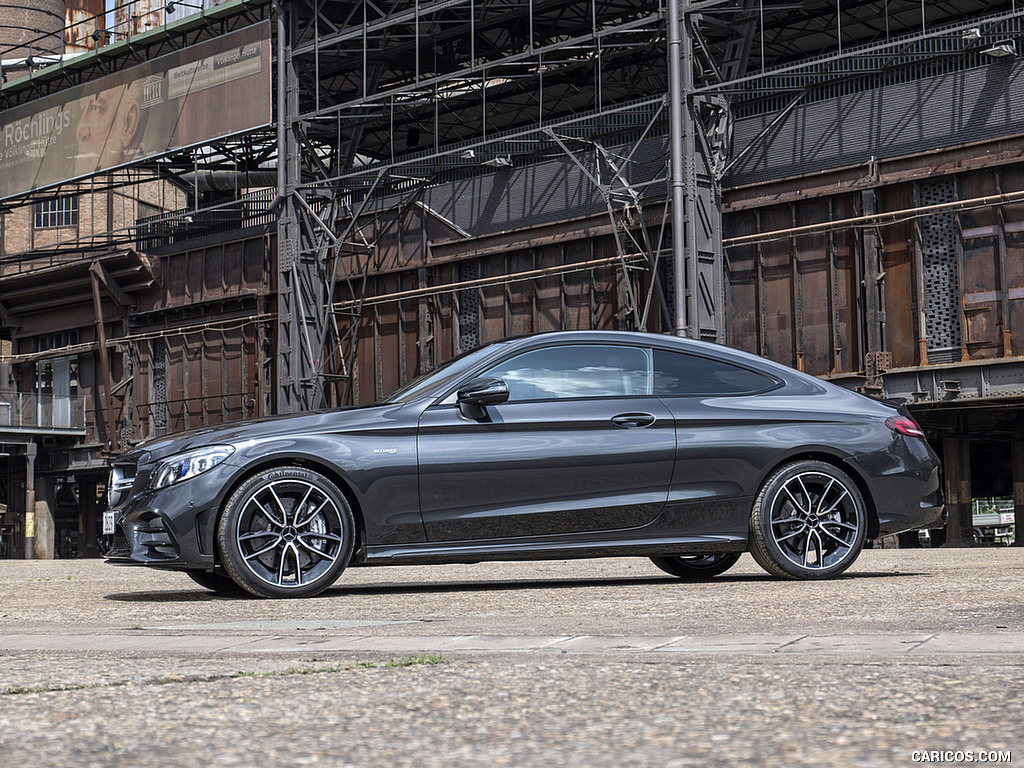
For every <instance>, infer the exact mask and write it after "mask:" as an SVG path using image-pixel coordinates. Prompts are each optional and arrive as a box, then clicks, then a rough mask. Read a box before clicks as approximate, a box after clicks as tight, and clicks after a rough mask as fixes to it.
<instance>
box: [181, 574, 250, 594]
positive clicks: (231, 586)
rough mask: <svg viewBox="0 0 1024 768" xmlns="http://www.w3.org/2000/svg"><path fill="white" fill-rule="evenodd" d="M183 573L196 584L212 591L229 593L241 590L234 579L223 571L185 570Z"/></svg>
mask: <svg viewBox="0 0 1024 768" xmlns="http://www.w3.org/2000/svg"><path fill="white" fill-rule="evenodd" d="M185 573H186V575H187V576H188V577H189V578H190V579H192V581H194V582H195V583H196V584H198V585H199V586H201V587H205V588H206V589H209V590H211V591H213V592H220V593H222V594H230V593H232V592H236V593H237V592H241V591H242V588H241V587H240V586H238V585H237V584H236V583H235V580H234V579H232V578H231V577H230V576H228V575H227V574H224V573H217V572H216V571H212V572H211V571H185Z"/></svg>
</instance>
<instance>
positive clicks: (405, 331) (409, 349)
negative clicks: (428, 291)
mask: <svg viewBox="0 0 1024 768" xmlns="http://www.w3.org/2000/svg"><path fill="white" fill-rule="evenodd" d="M418 283H419V280H418V278H417V273H416V272H406V273H405V274H404V275H402V290H403V291H411V290H415V289H416V288H418V287H419V285H418ZM419 306H420V303H419V301H417V300H415V299H413V300H407V301H403V302H402V305H401V317H402V355H403V360H404V365H403V366H402V371H401V375H400V377H399V379H400V383H401V384H405V383H406V382H407V381H410V380H411V379H414V378H416V377H417V376H418V375H419V374H420V373H421V371H420V369H419V364H420V363H419V343H418V342H419V327H420V316H419Z"/></svg>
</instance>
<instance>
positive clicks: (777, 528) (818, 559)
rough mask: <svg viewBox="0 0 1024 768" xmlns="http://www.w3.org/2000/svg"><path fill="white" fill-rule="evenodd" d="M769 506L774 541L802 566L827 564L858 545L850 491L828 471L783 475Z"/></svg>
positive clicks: (857, 524)
mask: <svg viewBox="0 0 1024 768" xmlns="http://www.w3.org/2000/svg"><path fill="white" fill-rule="evenodd" d="M771 510H772V511H771V519H770V524H769V528H770V531H771V536H772V538H773V540H774V542H775V545H776V546H777V547H778V548H779V550H780V551H781V552H782V554H783V555H784V556H785V557H786V558H787V559H788V560H789V561H791V562H792V563H794V564H796V565H799V566H800V567H802V568H807V569H809V570H821V569H825V568H829V567H832V566H833V565H835V564H837V563H840V562H842V561H843V560H844V559H845V558H846V557H847V556H848V555H849V554H850V553H852V552H854V549H855V547H857V546H858V542H859V540H860V534H861V525H862V522H861V521H862V514H861V510H859V509H858V507H857V503H856V501H855V500H854V498H853V496H852V495H851V493H850V490H849V489H848V488H846V487H845V486H844V484H843V483H842V482H840V481H839V480H838V479H837V478H835V477H832V476H831V475H830V474H828V473H825V472H818V471H806V472H801V473H799V474H796V475H794V476H792V477H790V478H788V479H787V480H786V481H785V482H784V483H783V485H782V487H781V488H779V489H778V491H777V492H776V493H775V496H774V500H773V502H772V506H771Z"/></svg>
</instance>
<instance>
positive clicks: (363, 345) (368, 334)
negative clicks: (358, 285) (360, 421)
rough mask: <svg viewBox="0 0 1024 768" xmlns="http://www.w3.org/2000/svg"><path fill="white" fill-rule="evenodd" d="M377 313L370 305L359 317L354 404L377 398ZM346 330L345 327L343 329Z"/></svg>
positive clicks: (352, 395) (351, 395)
mask: <svg viewBox="0 0 1024 768" xmlns="http://www.w3.org/2000/svg"><path fill="white" fill-rule="evenodd" d="M375 324H376V314H375V313H374V311H373V308H372V307H368V308H367V309H366V311H364V312H363V314H362V317H360V319H359V329H358V331H357V333H358V342H357V347H356V362H355V370H354V371H353V372H352V375H353V376H354V377H355V379H354V382H353V387H352V392H351V394H350V395H349V396H350V397H351V398H352V403H353V404H354V405H363V404H365V403H372V402H373V401H374V400H375V399H376V389H377V382H376V373H375V370H376V367H377V366H376V356H377V350H376V347H375V344H374V330H375V329H374V326H375ZM342 332H344V329H342Z"/></svg>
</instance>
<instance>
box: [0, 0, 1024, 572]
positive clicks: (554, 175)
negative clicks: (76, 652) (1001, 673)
mask: <svg viewBox="0 0 1024 768" xmlns="http://www.w3.org/2000/svg"><path fill="white" fill-rule="evenodd" d="M1022 24H1024V9H1022V8H1018V6H1017V5H1016V3H1013V2H980V1H975V0H968V1H966V2H956V3H954V2H921V0H918V1H917V2H913V1H910V0H872V1H870V2H869V1H867V0H843V1H841V2H836V0H803V1H800V0H779V1H778V2H768V1H767V0H693V1H690V0H652V1H651V2H647V1H646V0H631V1H630V2H624V1H622V0H434V1H432V0H415V1H414V0H391V1H389V2H368V1H367V0H364V1H363V2H323V1H322V0H295V1H290V0H275V1H274V2H268V1H266V0H227V2H210V0H202V2H200V0H195V2H190V3H179V2H166V3H163V2H158V1H157V0H137V1H125V2H117V0H110V1H108V2H107V3H106V4H104V2H103V0H67V2H58V1H56V0H38V1H37V2H34V3H33V4H32V5H31V7H30V8H28V7H26V5H25V4H23V3H7V2H4V1H3V0H0V67H2V78H3V83H2V86H0V133H2V135H3V141H4V145H3V153H2V155H0V206H2V208H0V221H2V234H0V526H2V528H0V556H6V557H23V556H39V557H48V556H53V555H54V554H56V555H58V556H73V555H86V554H94V553H96V552H97V548H98V542H97V538H98V534H99V527H98V522H97V521H98V514H99V512H100V511H101V510H102V508H103V506H104V504H105V501H104V493H105V484H106V478H107V462H108V460H109V459H110V458H111V457H112V456H114V455H116V454H118V453H120V452H121V451H123V450H125V449H126V448H128V447H129V446H132V445H134V444H137V443H138V442H140V441H142V440H144V439H146V438H149V437H153V436H158V435H162V434H166V433H169V432H172V431H177V430H181V429H186V428H192V427H199V426H203V425H207V424H214V423H220V422H223V421H228V420H234V419H240V418H248V417H254V416H262V415H268V414H273V413H288V412H294V411H300V410H307V409H312V408H319V407H336V406H344V405H351V404H361V403H368V402H372V401H374V400H375V399H377V398H379V397H380V396H382V395H383V394H386V393H387V392H389V391H390V390H392V389H394V388H395V387H397V386H399V385H400V384H402V383H404V382H405V381H408V380H409V379H410V378H412V377H413V376H415V375H417V374H418V373H421V372H423V371H426V370H429V369H430V368H432V367H433V366H435V365H437V364H438V363H440V362H443V361H444V360H447V359H448V358H450V357H452V356H453V355H455V354H457V353H459V352H460V351H462V350H465V349H469V348H471V347H474V346H476V345H477V344H480V343H483V342H486V341H490V340H494V339H497V338H502V337H506V336H511V335H517V334H523V333H532V332H539V331H546V330H557V329H576V328H621V329H645V330H648V331H654V332H665V333H678V334H685V335H688V336H691V337H695V338H702V339H707V340H712V341H719V342H722V343H726V344H730V345H733V346H736V347H740V348H743V349H746V350H749V351H752V352H755V353H758V354H760V355H763V356H765V357H768V358H771V359H773V360H777V361H780V362H783V363H786V364H788V365H792V366H794V367H796V368H799V369H801V370H804V371H807V372H810V373H813V374H815V375H818V376H821V377H824V378H828V379H830V380H833V381H836V382H839V383H841V384H843V385H844V386H847V387H850V388H854V389H858V390H860V391H863V392H865V393H866V394H870V395H874V396H878V397H890V398H895V397H898V398H904V399H905V400H906V401H907V403H908V405H909V407H910V409H911V410H912V411H913V412H914V414H915V416H916V417H917V419H918V420H919V421H920V422H921V424H922V425H923V426H924V427H925V429H926V431H927V432H928V434H929V437H930V438H931V439H932V440H933V443H934V445H935V447H936V448H937V450H938V451H939V452H940V455H942V456H943V459H944V464H945V483H946V493H947V500H948V502H949V507H950V511H951V520H950V523H949V524H948V526H947V531H946V532H945V538H947V539H948V541H949V542H950V543H952V544H964V543H968V542H970V541H971V500H972V498H980V497H986V498H987V497H1012V498H1013V499H1014V500H1015V504H1016V514H1017V519H1018V520H1022V521H1024V88H1022V87H1020V86H1021V80H1022V79H1024V64H1022V61H1021V58H1020V54H1021V53H1022V51H1024V40H1022ZM935 538H936V539H940V540H941V539H942V538H943V536H941V535H939V536H936V537H935ZM904 543H911V542H909V541H908V542H904Z"/></svg>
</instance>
